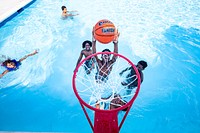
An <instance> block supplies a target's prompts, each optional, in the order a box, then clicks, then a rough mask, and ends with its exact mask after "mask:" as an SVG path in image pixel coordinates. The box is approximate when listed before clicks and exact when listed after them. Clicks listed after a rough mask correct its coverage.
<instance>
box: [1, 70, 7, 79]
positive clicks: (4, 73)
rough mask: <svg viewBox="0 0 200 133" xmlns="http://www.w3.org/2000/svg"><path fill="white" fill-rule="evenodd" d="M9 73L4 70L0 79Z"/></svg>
mask: <svg viewBox="0 0 200 133" xmlns="http://www.w3.org/2000/svg"><path fill="white" fill-rule="evenodd" d="M8 72H9V71H8V70H5V71H4V72H3V73H2V74H0V78H2V77H3V76H4V75H6V74H7V73H8Z"/></svg>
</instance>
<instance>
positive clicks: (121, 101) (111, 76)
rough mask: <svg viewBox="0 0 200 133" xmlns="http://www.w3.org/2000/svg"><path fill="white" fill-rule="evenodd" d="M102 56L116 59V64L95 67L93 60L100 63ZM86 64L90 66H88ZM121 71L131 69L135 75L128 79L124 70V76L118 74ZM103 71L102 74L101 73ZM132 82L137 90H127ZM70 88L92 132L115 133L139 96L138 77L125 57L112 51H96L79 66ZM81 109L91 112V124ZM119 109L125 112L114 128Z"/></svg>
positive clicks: (95, 63) (137, 73) (133, 66)
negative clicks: (92, 118) (97, 58)
mask: <svg viewBox="0 0 200 133" xmlns="http://www.w3.org/2000/svg"><path fill="white" fill-rule="evenodd" d="M106 54H107V55H109V58H110V59H111V56H114V57H115V58H117V59H116V61H115V62H114V63H112V64H110V65H109V66H105V65H102V66H99V65H98V63H97V60H96V58H95V57H99V58H102V60H103V58H104V57H103V55H106ZM88 62H90V63H92V65H88ZM105 64H106V63H105ZM88 66H89V67H88ZM105 68H106V69H105ZM127 68H129V69H127ZM125 69H127V70H129V71H130V69H132V71H134V72H135V74H134V75H132V77H130V76H129V77H128V76H127V75H128V73H130V72H129V71H127V72H126V73H125V74H124V75H125V76H123V75H121V74H120V72H121V71H123V70H125ZM103 70H104V71H105V73H102V72H101V71H103ZM88 71H89V74H88V73H87V72H88ZM100 72H101V73H100ZM128 78H130V79H128ZM133 82H134V83H136V84H137V88H134V87H131V85H132V84H133ZM72 85H73V90H74V92H75V95H76V97H77V98H78V100H79V102H80V104H81V107H82V108H83V111H84V113H85V115H86V117H87V119H88V122H89V124H90V126H91V128H92V130H93V132H94V133H105V132H106V133H118V132H119V130H120V129H121V127H122V124H123V122H124V120H125V118H126V116H127V115H128V112H129V110H130V108H131V106H132V104H133V102H134V101H135V99H136V97H137V95H138V93H139V90H140V74H139V72H138V70H137V68H136V66H135V65H134V64H133V63H132V62H131V61H130V60H129V59H128V58H126V57H125V56H123V55H120V54H117V53H113V52H99V53H95V54H92V55H90V56H88V57H87V58H85V59H84V60H82V61H81V62H80V63H79V65H78V66H77V68H76V69H75V71H74V74H73V79H72ZM130 88H131V89H130ZM84 106H85V107H87V108H89V109H91V110H93V111H95V116H94V125H93V124H92V122H91V120H90V118H89V116H88V114H87V112H86V109H85V107H84ZM121 110H126V113H125V115H124V117H123V119H122V120H121V122H120V124H119V125H118V117H117V114H118V112H119V111H121Z"/></svg>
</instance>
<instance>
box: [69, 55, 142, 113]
mask: <svg viewBox="0 0 200 133" xmlns="http://www.w3.org/2000/svg"><path fill="white" fill-rule="evenodd" d="M99 54H113V55H114V56H118V57H121V58H123V59H125V60H126V61H127V62H128V63H130V64H131V66H132V67H133V68H134V70H135V72H136V75H137V77H138V86H137V89H136V91H135V94H134V96H133V97H132V99H131V100H130V101H129V102H128V103H127V104H125V105H124V106H121V107H119V108H116V109H112V110H100V109H97V108H94V107H92V106H90V105H89V104H87V103H86V102H85V101H84V100H83V99H82V98H81V97H80V96H79V94H78V92H77V90H76V81H75V80H76V76H77V72H78V69H79V67H80V66H81V65H82V64H83V63H84V62H85V61H86V60H88V59H90V58H91V57H94V56H97V55H99ZM140 80H141V79H140V74H139V72H138V70H137V68H136V66H135V65H134V64H133V63H132V62H131V61H130V60H129V59H128V58H126V57H125V56H123V55H121V54H118V53H114V52H98V53H95V54H92V55H90V56H88V57H86V58H84V59H83V60H82V61H81V62H80V63H79V64H78V66H77V67H76V69H75V71H74V74H73V78H72V86H73V90H74V93H75V95H76V97H77V98H78V100H79V102H80V104H83V105H85V106H86V107H88V108H89V109H91V110H94V111H102V112H103V111H106V112H113V111H114V112H115V111H120V110H123V109H125V108H127V107H129V106H130V105H132V104H133V102H134V101H135V99H136V97H137V96H138V93H139V91H140Z"/></svg>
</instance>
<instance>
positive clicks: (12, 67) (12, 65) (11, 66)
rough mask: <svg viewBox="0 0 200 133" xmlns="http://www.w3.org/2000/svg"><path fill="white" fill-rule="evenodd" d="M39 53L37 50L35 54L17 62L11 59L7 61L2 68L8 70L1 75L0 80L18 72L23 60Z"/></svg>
mask: <svg viewBox="0 0 200 133" xmlns="http://www.w3.org/2000/svg"><path fill="white" fill-rule="evenodd" d="M37 53H38V51H37V50H35V51H34V52H33V53H31V54H28V55H26V56H24V57H23V58H21V59H20V60H19V61H16V60H15V59H13V60H11V59H7V60H5V61H4V62H3V63H2V66H3V67H5V68H6V70H5V71H4V72H3V73H2V74H0V78H2V77H3V76H4V75H6V74H7V73H8V72H11V71H16V70H17V69H19V66H20V65H21V62H22V61H23V60H25V59H26V58H27V57H29V56H33V55H35V54H37Z"/></svg>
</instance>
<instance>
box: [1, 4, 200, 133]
mask: <svg viewBox="0 0 200 133" xmlns="http://www.w3.org/2000/svg"><path fill="white" fill-rule="evenodd" d="M62 5H66V6H67V7H68V10H78V11H79V14H80V15H79V16H76V17H74V19H69V20H62V19H60V14H61V9H60V7H61V6H62ZM199 14H200V1H199V0H177V1H173V0H168V1H166V0H160V1H157V0H151V1H149V0H140V1H133V0H127V1H126V2H124V1H122V0H115V1H107V0H101V1H98V0H93V1H90V0H84V1H81V0H76V1H73V0H68V1H64V0H56V1H54V0H42V1H36V2H34V3H33V4H32V5H31V6H30V7H29V8H27V9H26V10H24V11H23V12H21V13H20V14H19V15H17V16H16V17H15V18H13V19H12V20H11V21H9V22H7V23H6V24H5V25H4V26H2V27H1V28H0V54H1V55H7V56H9V57H12V58H17V59H20V58H21V57H23V56H24V55H26V54H28V53H30V52H32V51H33V50H34V49H39V50H40V51H39V54H37V55H35V56H33V57H30V58H28V59H27V60H25V61H24V62H23V63H22V66H20V69H19V70H17V71H15V72H10V73H9V74H7V75H6V76H5V77H3V78H1V79H0V131H31V132H38V131H42V132H77V133H89V132H92V131H91V129H90V126H89V124H88V122H87V120H86V118H85V116H84V113H83V111H82V109H81V107H80V105H79V103H78V100H77V99H76V97H75V95H74V93H73V89H72V85H71V82H72V74H73V70H74V67H75V65H76V61H77V59H78V57H79V54H80V50H81V44H82V42H83V41H84V40H88V39H91V31H92V26H93V25H94V24H95V23H96V22H97V21H98V20H100V19H104V18H106V19H109V20H111V21H112V22H113V23H114V24H115V25H116V26H117V27H118V29H119V31H120V37H119V53H120V54H123V55H125V56H126V57H128V58H129V59H130V60H131V61H132V62H134V63H136V62H137V61H138V60H141V59H143V60H146V61H147V62H148V65H149V66H148V67H147V69H146V70H145V71H144V75H145V79H144V82H143V84H142V86H141V91H140V93H139V96H138V97H137V99H136V101H135V103H134V104H133V107H132V108H131V111H130V113H129V115H128V117H127V119H126V121H125V123H124V125H123V127H122V129H121V133H133V132H139V133H147V132H148V133H161V132H163V133H177V132H181V133H199V131H200V102H199V101H200V87H199V86H200V80H199V79H200V24H199V22H200V15H199ZM105 47H106V48H110V49H113V45H111V44H110V45H100V44H98V45H97V50H98V51H101V50H102V49H103V48H105ZM0 70H1V72H3V71H4V69H3V68H2V67H1V68H0ZM90 115H92V113H91V114H90ZM120 115H122V114H120Z"/></svg>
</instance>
